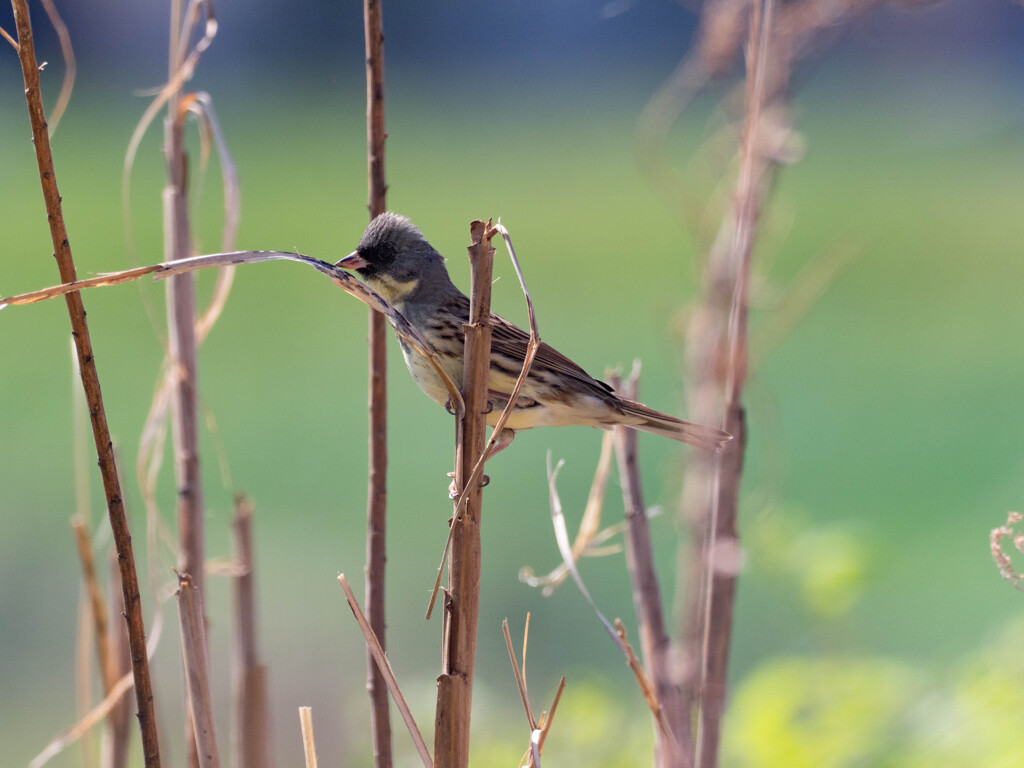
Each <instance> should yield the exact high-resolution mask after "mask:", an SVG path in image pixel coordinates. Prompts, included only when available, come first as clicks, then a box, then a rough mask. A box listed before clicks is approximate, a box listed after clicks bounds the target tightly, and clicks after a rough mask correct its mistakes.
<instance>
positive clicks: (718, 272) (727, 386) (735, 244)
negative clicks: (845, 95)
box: [684, 0, 774, 768]
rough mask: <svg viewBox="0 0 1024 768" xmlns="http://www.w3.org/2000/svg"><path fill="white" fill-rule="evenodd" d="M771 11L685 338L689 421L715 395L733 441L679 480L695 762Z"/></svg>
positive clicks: (706, 760)
mask: <svg viewBox="0 0 1024 768" xmlns="http://www.w3.org/2000/svg"><path fill="white" fill-rule="evenodd" d="M773 8H774V3H773V0H764V17H763V18H762V15H761V0H755V2H754V3H753V4H752V6H751V20H750V25H749V44H748V50H747V116H746V124H745V130H744V136H743V141H742V143H741V147H740V173H739V178H738V180H737V184H736V191H735V193H734V197H733V209H732V215H731V217H729V218H728V219H727V220H726V221H725V222H723V225H722V228H721V229H720V231H719V235H718V237H717V239H716V241H715V244H714V246H713V247H712V249H711V252H710V254H709V257H708V265H707V271H706V274H705V286H704V296H703V299H702V301H701V304H700V305H699V306H698V307H697V309H696V311H695V313H694V318H693V321H692V322H691V330H690V333H689V336H688V368H689V370H690V372H691V375H692V376H694V377H696V380H695V381H694V382H693V385H692V386H691V387H690V388H689V391H690V393H691V395H690V396H691V410H690V412H691V414H692V415H693V416H694V418H697V419H701V418H709V417H711V418H715V416H713V415H712V413H713V411H718V412H719V413H721V411H720V410H719V408H721V406H720V405H719V403H720V402H723V401H724V417H722V418H723V420H724V424H723V428H724V429H726V430H727V431H728V432H730V433H731V434H732V435H733V438H734V440H733V443H732V445H731V447H730V450H728V451H726V452H725V453H724V454H721V455H719V456H715V457H708V456H695V457H693V459H692V460H691V462H690V465H689V466H688V468H687V475H686V483H685V486H684V505H686V508H687V509H688V510H689V514H690V516H691V517H690V519H691V525H692V527H693V528H694V532H695V535H694V536H693V537H692V539H693V541H694V542H695V545H696V546H697V547H698V548H699V549H698V551H696V552H694V553H693V555H692V556H691V558H690V566H689V581H688V585H687V596H686V600H685V611H686V614H685V620H686V629H685V634H684V658H685V659H686V661H687V662H688V663H690V664H691V668H690V677H689V679H688V681H687V685H686V688H685V695H686V697H687V704H688V705H690V704H693V703H694V702H696V703H698V704H699V717H698V721H697V723H698V730H697V738H696V744H695V748H696V760H695V762H696V764H697V766H698V768H713V767H714V766H716V765H717V764H718V749H719V743H720V735H721V718H722V714H723V712H724V709H725V694H726V671H727V666H728V655H729V644H730V638H731V633H732V616H733V605H734V601H735V593H736V577H737V573H738V561H739V533H738V528H737V513H738V506H739V491H740V482H741V479H742V471H743V457H744V453H745V450H746V424H745V416H744V408H743V404H742V393H743V386H744V383H745V381H746V372H747V359H748V349H747V304H748V286H749V278H750V262H751V251H752V247H753V241H754V235H755V232H756V229H757V222H758V218H759V214H760V211H761V207H762V204H763V199H764V196H765V195H766V193H767V187H768V178H769V174H768V172H767V171H768V166H767V163H766V162H765V160H764V158H763V157H762V156H761V154H760V152H759V149H758V147H759V139H760V137H761V134H760V131H761V115H762V111H763V107H764V102H765V89H766V83H765V81H766V68H767V41H768V39H769V36H770V34H771V30H772V17H773ZM709 488H710V489H711V491H710V498H709V494H708V489H709ZM696 659H699V660H700V661H699V664H698V663H695V661H694V660H696Z"/></svg>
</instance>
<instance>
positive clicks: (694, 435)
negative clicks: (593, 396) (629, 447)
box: [619, 398, 732, 453]
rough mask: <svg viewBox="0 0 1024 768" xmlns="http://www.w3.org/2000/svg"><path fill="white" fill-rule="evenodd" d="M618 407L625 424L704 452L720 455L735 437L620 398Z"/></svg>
mask: <svg viewBox="0 0 1024 768" xmlns="http://www.w3.org/2000/svg"><path fill="white" fill-rule="evenodd" d="M619 406H620V408H621V409H622V415H623V416H624V417H625V418H624V419H623V421H622V423H623V424H626V425H627V426H630V427H633V428H634V429H640V430H643V431H644V432H650V433H651V434H653V435H661V436H662V437H668V438H671V439H672V440H678V441H679V442H680V443H688V444H689V445H693V446H696V447H697V448H702V449H704V450H705V451H711V452H712V453H719V452H721V451H723V450H724V449H725V448H726V446H727V445H728V444H729V442H730V441H731V440H732V435H730V434H729V433H728V432H723V431H722V430H720V429H715V428H714V427H705V426H703V425H701V424H694V423H693V422H690V421H683V420H682V419H677V418H676V417H675V416H669V415H668V414H667V413H661V412H660V411H656V410H654V409H653V408H648V407H647V406H646V405H644V404H643V403H637V402H635V401H633V400H626V399H624V398H620V400H619Z"/></svg>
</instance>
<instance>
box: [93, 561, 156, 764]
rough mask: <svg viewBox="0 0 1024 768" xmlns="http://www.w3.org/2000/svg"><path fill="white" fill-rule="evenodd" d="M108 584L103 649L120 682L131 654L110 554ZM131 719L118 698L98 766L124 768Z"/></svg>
mask: <svg viewBox="0 0 1024 768" xmlns="http://www.w3.org/2000/svg"><path fill="white" fill-rule="evenodd" d="M110 582H111V584H110V595H111V599H110V601H109V602H108V603H107V610H108V611H109V615H108V621H107V628H108V630H109V639H108V641H107V649H108V651H109V653H110V663H109V667H110V669H111V671H112V672H113V674H114V679H115V680H120V679H121V678H123V677H127V676H130V674H131V668H130V666H129V665H130V663H131V658H130V656H131V651H130V650H129V648H128V632H127V631H126V629H125V625H124V622H123V621H119V619H120V618H121V616H122V614H123V613H124V603H123V602H122V600H121V599H120V598H119V597H117V598H115V597H114V595H116V594H117V558H116V555H115V554H114V553H113V552H111V553H110ZM153 635H154V637H153V638H150V640H151V641H152V640H153V639H154V638H155V637H156V632H155V631H154V633H153ZM115 685H116V683H115ZM112 692H113V687H111V691H110V693H112ZM108 695H109V693H108ZM131 716H132V713H131V706H130V700H129V699H128V697H127V696H125V695H123V694H122V695H121V696H120V697H119V698H118V699H117V700H116V703H115V704H114V705H113V707H111V709H110V712H109V714H108V715H107V718H106V724H107V727H106V729H105V730H104V732H103V740H102V742H101V749H100V758H101V760H100V764H101V765H102V766H103V768H128V742H129V736H130V735H131V733H130V729H131Z"/></svg>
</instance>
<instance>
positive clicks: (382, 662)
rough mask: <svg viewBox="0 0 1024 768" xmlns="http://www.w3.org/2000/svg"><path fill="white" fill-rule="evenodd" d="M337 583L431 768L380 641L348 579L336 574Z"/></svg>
mask: <svg viewBox="0 0 1024 768" xmlns="http://www.w3.org/2000/svg"><path fill="white" fill-rule="evenodd" d="M338 583H339V584H341V588H342V589H343V590H344V591H345V599H346V600H347V601H348V607H349V608H351V609H352V615H353V616H355V619H356V623H357V624H358V625H359V629H360V630H361V631H362V633H363V637H364V638H366V645H367V647H368V648H369V649H370V652H371V653H372V654H373V658H374V660H375V661H376V662H377V666H378V668H379V669H380V671H381V673H382V674H383V675H384V679H385V680H386V681H387V684H388V690H389V691H391V696H392V698H394V700H395V705H396V706H397V707H398V711H399V712H400V713H401V715H402V720H404V721H405V727H406V728H408V729H409V735H410V736H411V737H412V740H413V743H414V744H415V745H416V751H417V752H418V753H419V755H420V759H421V760H422V761H423V765H424V766H426V768H433V765H434V763H433V761H432V760H431V758H430V750H429V749H428V748H427V744H426V742H425V741H423V736H422V735H421V734H420V729H419V727H418V726H417V725H416V721H415V720H414V719H413V716H412V711H411V710H410V709H409V705H408V703H406V701H405V696H403V695H402V689H401V688H399V687H398V680H397V679H396V678H395V673H394V670H392V669H391V663H390V662H389V661H388V657H387V654H385V653H384V649H383V648H381V647H380V643H378V642H377V636H376V635H374V633H373V629H372V628H371V627H370V623H369V622H368V621H367V620H366V617H365V616H364V615H363V612H362V610H360V608H359V603H358V602H357V601H356V596H355V594H354V593H353V592H352V588H351V587H350V586H349V584H348V580H347V579H346V578H345V574H341V575H339V576H338Z"/></svg>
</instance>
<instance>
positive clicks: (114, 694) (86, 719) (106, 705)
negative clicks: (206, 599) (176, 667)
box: [29, 605, 163, 768]
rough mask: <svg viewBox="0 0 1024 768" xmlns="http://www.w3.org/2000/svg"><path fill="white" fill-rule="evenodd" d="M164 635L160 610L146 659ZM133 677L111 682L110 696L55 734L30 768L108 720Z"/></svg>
mask: <svg viewBox="0 0 1024 768" xmlns="http://www.w3.org/2000/svg"><path fill="white" fill-rule="evenodd" d="M162 635H163V614H162V613H161V612H160V610H159V605H158V609H157V612H156V613H155V614H154V616H153V623H152V632H150V635H149V643H148V645H147V646H146V658H147V660H148V659H151V658H152V657H153V654H154V653H155V652H156V649H157V646H158V645H159V644H160V638H161V636H162ZM134 682H135V681H134V674H133V672H132V671H131V670H129V671H128V672H127V673H125V674H124V675H122V676H121V677H119V678H118V679H117V682H115V683H114V686H113V688H111V691H110V693H109V694H107V695H106V696H105V697H104V699H103V701H101V702H100V703H99V704H97V705H96V706H95V707H93V708H92V710H90V711H89V712H88V713H87V714H86V715H85V716H83V717H81V718H80V719H79V720H78V721H77V722H76V723H75V724H74V725H72V726H70V727H68V728H66V729H65V730H63V731H61V732H60V733H58V734H57V735H56V736H55V737H54V738H53V739H51V740H50V743H49V744H47V745H46V746H45V747H44V748H43V749H42V751H41V752H40V753H39V754H38V755H36V756H35V757H34V758H33V759H32V762H31V763H29V768H42V766H44V765H46V763H48V762H49V761H50V760H51V759H52V758H53V757H55V756H56V755H58V754H60V753H61V752H63V751H64V750H65V749H67V748H68V747H70V746H71V745H73V744H74V743H75V742H76V741H78V740H79V739H80V738H82V736H84V735H85V734H86V733H88V732H89V730H90V729H91V728H94V727H95V726H97V725H99V724H100V723H101V722H103V719H104V718H105V717H107V716H108V715H109V714H110V712H111V710H113V709H114V707H116V706H117V705H118V704H119V703H120V701H121V699H122V698H123V697H124V695H125V694H126V693H127V692H128V691H130V690H131V689H132V686H133V684H134Z"/></svg>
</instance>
